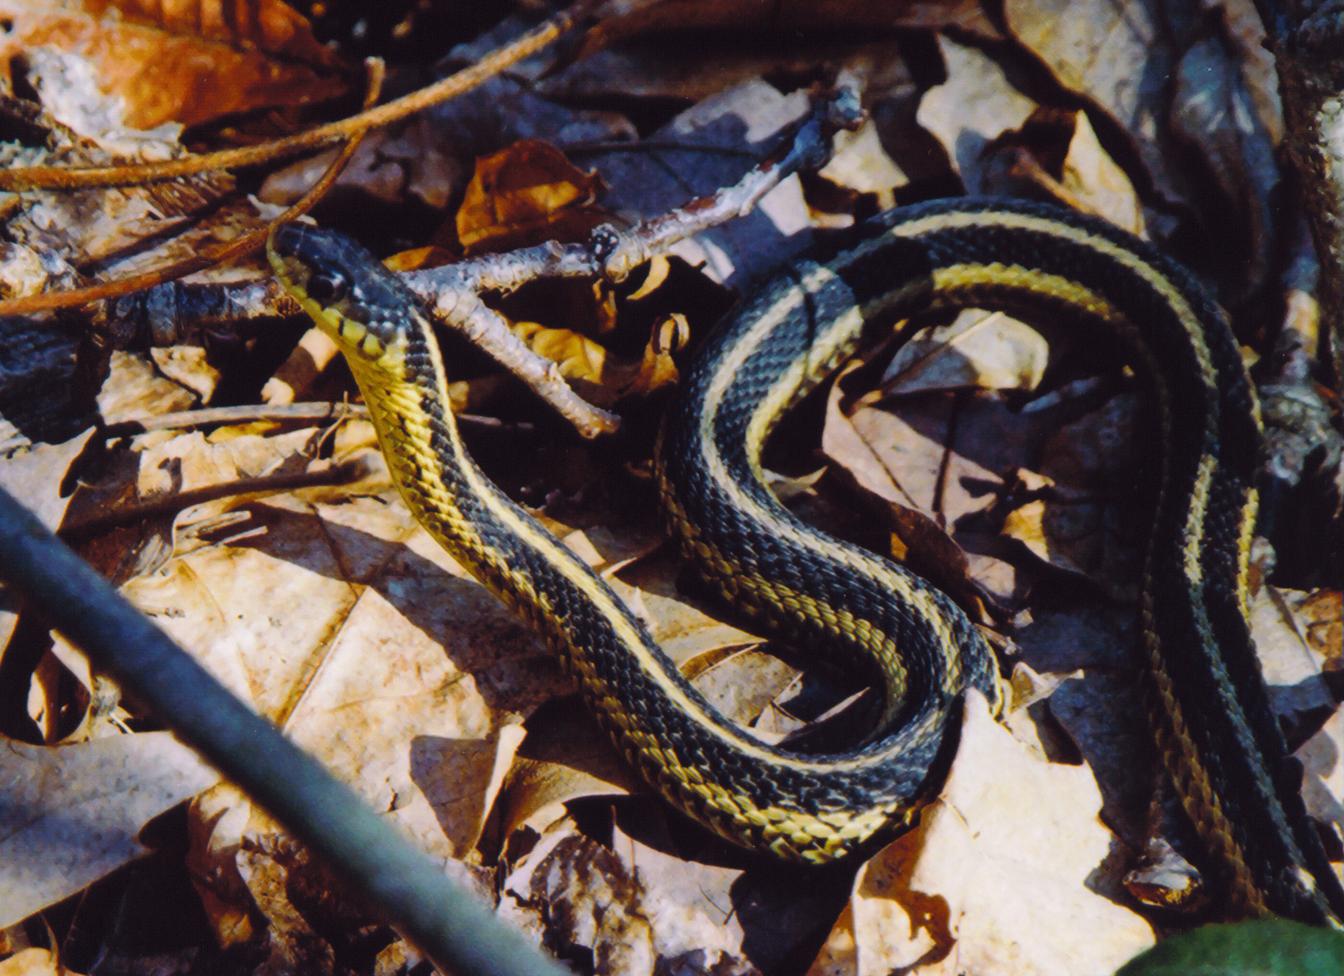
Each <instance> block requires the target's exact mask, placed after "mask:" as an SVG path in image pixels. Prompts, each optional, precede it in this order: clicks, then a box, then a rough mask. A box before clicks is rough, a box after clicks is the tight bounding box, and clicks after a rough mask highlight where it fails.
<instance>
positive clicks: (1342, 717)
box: [1295, 710, 1344, 871]
mask: <svg viewBox="0 0 1344 976" xmlns="http://www.w3.org/2000/svg"><path fill="white" fill-rule="evenodd" d="M1295 755H1296V756H1297V758H1298V759H1299V760H1300V761H1301V763H1302V769H1303V776H1302V800H1303V802H1304V803H1306V805H1307V812H1308V813H1309V814H1311V815H1312V816H1313V817H1315V818H1316V821H1317V823H1319V824H1321V825H1322V827H1323V828H1324V829H1325V830H1326V831H1327V832H1329V833H1330V834H1332V835H1333V837H1334V840H1335V843H1336V844H1338V843H1341V842H1344V710H1337V711H1336V712H1335V714H1333V715H1331V716H1330V718H1329V720H1328V721H1327V722H1326V723H1325V724H1324V725H1323V726H1321V728H1320V730H1319V731H1318V732H1317V733H1316V734H1315V735H1314V736H1312V737H1311V738H1310V739H1308V740H1307V741H1306V742H1304V743H1302V746H1301V748H1299V749H1298V750H1297V752H1296V753H1295ZM1332 846H1333V845H1332ZM1337 849H1338V848H1337V847H1336V850H1337ZM1335 870H1336V871H1344V868H1341V866H1340V865H1339V864H1338V863H1336V864H1335Z"/></svg>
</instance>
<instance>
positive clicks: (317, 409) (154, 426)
mask: <svg viewBox="0 0 1344 976" xmlns="http://www.w3.org/2000/svg"><path fill="white" fill-rule="evenodd" d="M368 415H369V411H368V408H367V407H365V406H364V405H363V404H362V403H335V402H313V403H269V404H268V403H260V404H248V403H245V404H240V405H239V406H235V407H206V408H204V409H201V410H179V411H177V412H175V413H160V414H154V415H152V416H148V417H136V418H133V419H131V420H118V421H117V422H116V423H111V424H108V425H107V426H106V427H104V428H102V430H100V431H99V432H98V435H99V436H100V437H101V438H102V439H103V440H114V439H116V438H118V437H134V436H135V435H137V434H146V433H148V432H149V431H152V430H181V429H182V428H184V427H213V426H216V425H226V424H253V423H268V422H269V423H277V424H302V425H311V424H321V423H325V422H327V421H335V422H339V421H342V420H347V419H351V420H362V419H365V418H367V417H368ZM454 418H455V419H456V420H457V422H458V423H459V424H462V425H464V426H471V427H478V428H483V429H488V430H496V431H508V432H512V433H517V434H530V433H532V432H533V431H535V430H536V427H535V425H533V424H530V423H528V422H527V421H525V420H521V421H506V420H500V419H499V418H498V417H483V416H481V415H479V414H474V413H459V414H454Z"/></svg>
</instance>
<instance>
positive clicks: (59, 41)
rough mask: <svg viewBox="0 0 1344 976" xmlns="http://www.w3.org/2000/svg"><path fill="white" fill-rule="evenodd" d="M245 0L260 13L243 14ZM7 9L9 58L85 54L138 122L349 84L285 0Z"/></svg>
mask: <svg viewBox="0 0 1344 976" xmlns="http://www.w3.org/2000/svg"><path fill="white" fill-rule="evenodd" d="M118 6H120V7H121V8H122V9H121V10H117V9H116V8H117V7H118ZM235 8H236V9H237V10H244V11H245V12H246V13H248V14H250V15H251V16H250V17H245V18H242V19H238V18H235V17H233V16H231V14H232V13H233V12H235ZM0 16H4V17H5V18H6V22H7V23H10V24H12V25H13V26H12V27H11V29H9V30H8V31H6V33H5V37H4V43H3V44H0V61H3V62H4V63H6V64H7V63H8V61H9V60H10V59H11V58H13V57H14V56H15V55H16V54H19V53H23V52H27V51H32V50H33V49H35V48H39V47H51V48H55V49H58V50H60V51H64V52H69V53H72V54H77V55H79V56H80V57H82V58H85V59H87V60H88V61H89V62H91V63H92V64H93V65H94V66H95V72H96V75H97V78H98V82H99V85H100V86H101V87H102V89H103V91H105V92H108V93H110V94H115V95H117V96H119V97H120V98H122V99H123V100H124V103H125V111H126V117H125V122H126V124H127V125H130V126H133V127H135V128H141V129H147V128H151V127H153V126H156V125H158V124H160V123H162V122H179V123H182V124H183V125H195V124H198V123H201V122H205V121H209V120H211V119H215V118H219V117H221V116H224V115H233V114H236V113H239V112H248V111H253V110H255V109H258V108H265V107H268V106H272V105H296V104H303V103H305V102H313V101H319V100H321V99H325V98H331V97H333V96H336V95H340V94H342V93H344V91H345V90H346V87H347V86H346V84H345V83H344V82H342V81H339V80H338V79H336V78H333V77H332V75H331V71H330V69H331V68H332V66H333V65H332V58H331V56H330V54H329V53H328V52H327V51H326V49H325V48H323V47H322V46H321V45H320V44H318V43H317V41H316V40H315V39H314V38H313V36H312V34H311V32H310V30H309V26H308V22H307V21H306V20H304V19H303V18H302V17H301V16H300V15H299V14H297V13H295V12H294V11H293V10H292V9H291V8H290V7H288V6H287V5H286V4H284V3H282V2H280V0H259V2H256V3H249V4H245V5H242V6H239V5H237V4H233V3H223V2H218V3H217V2H214V0H185V2H176V3H169V4H160V3H154V4H150V3H144V2H135V3H125V4H120V5H118V4H112V3H103V2H98V0H54V2H52V3H46V4H37V5H34V4H32V3H25V2H22V0H0ZM280 55H283V58H284V59H283V60H282V59H281V58H280V57H278V56H280ZM303 61H306V62H307V64H304V63H301V62H303Z"/></svg>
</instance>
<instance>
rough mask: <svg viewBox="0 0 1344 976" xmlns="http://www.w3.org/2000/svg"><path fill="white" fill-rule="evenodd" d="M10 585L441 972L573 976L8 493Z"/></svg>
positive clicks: (1, 498)
mask: <svg viewBox="0 0 1344 976" xmlns="http://www.w3.org/2000/svg"><path fill="white" fill-rule="evenodd" d="M0 567H3V575H4V578H5V580H6V582H8V583H9V584H10V585H11V586H12V587H13V588H14V589H15V590H16V591H17V592H18V593H19V594H20V595H22V596H23V597H24V598H25V599H26V600H27V601H28V604H29V606H31V607H33V608H34V609H35V610H37V611H38V612H39V613H40V614H42V616H43V617H45V618H46V619H47V620H48V621H59V622H60V623H59V626H58V627H57V629H58V630H60V631H61V632H62V633H63V634H65V636H66V637H68V638H69V639H70V640H71V641H72V642H73V643H74V644H76V645H77V646H79V647H81V648H83V649H84V651H86V652H87V653H88V655H89V657H90V659H92V660H93V661H94V662H96V663H97V665H98V667H99V668H100V669H103V670H106V671H107V672H109V673H110V674H112V675H113V676H114V677H115V678H116V679H117V680H118V681H119V682H121V684H122V686H123V687H124V688H126V689H127V690H128V691H130V692H131V693H132V694H134V695H135V696H136V698H138V699H139V700H140V701H143V702H144V703H145V704H147V705H148V706H149V707H150V708H151V709H152V710H153V712H154V713H155V714H156V715H158V716H159V717H160V718H161V719H163V720H164V721H165V722H166V723H167V725H168V726H169V728H171V729H172V730H173V732H174V733H175V734H176V735H177V736H178V737H179V738H180V739H181V740H182V741H183V742H185V743H187V744H188V745H189V746H191V747H192V748H194V749H196V750H197V751H198V752H200V753H201V755H202V756H204V757H205V759H206V760H208V761H209V762H210V763H211V765H213V766H215V767H216V768H217V769H218V770H219V771H220V772H222V773H223V774H224V775H225V776H227V777H228V778H229V779H231V780H232V781H233V782H234V783H236V784H237V785H238V786H239V787H241V788H242V789H243V790H244V791H245V792H246V793H247V794H248V796H250V797H251V798H252V799H254V800H256V801H257V803H258V804H260V805H261V806H262V807H263V808H264V809H266V810H267V811H269V812H270V814H271V815H272V816H274V817H275V819H276V820H277V821H279V822H280V823H281V824H283V825H284V826H285V828H286V829H287V830H289V831H290V832H291V833H293V834H294V836H296V837H298V838H300V839H301V840H302V841H303V842H304V843H306V844H307V845H308V846H309V847H310V848H312V849H313V850H314V851H315V852H317V853H318V855H320V856H321V857H322V858H323V859H324V860H326V862H327V863H328V864H330V865H331V866H332V867H333V868H334V869H335V870H336V871H337V872H339V873H340V874H341V875H343V876H344V877H345V879H346V881H348V882H349V883H350V884H351V885H352V887H354V888H355V889H356V890H358V891H359V892H360V893H361V894H362V895H364V896H365V897H366V898H367V899H368V900H369V901H370V902H371V903H372V904H375V905H377V906H378V907H379V908H380V909H381V910H382V911H383V912H384V913H386V916H387V918H388V919H389V921H391V922H392V924H394V925H396V926H397V927H398V928H399V929H400V930H401V931H402V932H403V933H404V934H405V935H406V937H407V938H409V939H410V940H411V941H412V942H414V943H415V944H416V945H417V946H419V947H420V948H421V949H422V950H423V951H424V952H425V953H426V954H427V955H428V956H429V957H430V958H431V959H432V960H434V962H435V963H436V964H437V965H440V966H442V967H445V968H446V969H448V970H451V971H453V972H456V973H460V974H464V976H465V974H477V973H489V974H501V976H503V974H509V976H514V974H516V976H567V973H568V970H566V969H564V968H563V967H562V966H560V965H559V964H557V963H556V962H555V961H554V960H552V959H549V958H547V957H546V956H544V955H543V954H542V953H541V952H540V951H539V950H538V949H537V948H536V947H534V946H533V945H531V944H530V943H529V942H528V941H527V940H526V939H524V938H523V936H522V935H521V934H520V933H519V932H517V931H515V930H513V929H511V928H509V927H508V926H507V925H505V924H504V923H503V922H501V921H500V920H499V919H498V918H496V917H495V916H494V914H493V913H492V912H491V911H490V910H489V909H488V908H486V906H485V905H482V904H481V903H480V902H479V901H477V900H476V898H475V897H473V896H472V895H471V894H469V893H468V892H466V891H464V890H463V889H462V888H461V887H459V886H458V885H457V884H455V883H453V882H452V881H450V880H449V879H448V877H447V876H446V875H445V874H444V873H443V867H442V864H441V863H440V862H439V861H437V860H435V859H433V858H430V857H428V856H426V855H425V854H423V853H421V852H420V851H419V850H417V849H416V848H415V847H414V846H413V845H412V844H411V843H410V842H409V841H407V840H406V839H405V838H404V837H402V836H401V835H400V834H399V833H397V832H396V831H395V830H394V829H393V828H392V827H391V826H390V825H389V824H388V822H387V821H386V820H385V819H383V818H382V817H380V816H379V815H378V814H376V813H375V812H374V811H373V809H372V808H371V807H369V806H368V805H366V804H365V803H364V802H363V801H362V800H361V799H360V798H359V797H358V796H357V795H356V794H355V792H354V791H353V790H351V789H350V788H349V787H348V786H346V785H345V784H344V783H341V782H340V781H339V780H337V779H336V778H335V777H333V776H332V775H331V774H330V773H328V772H327V771H326V769H325V768H323V766H322V765H321V764H320V763H319V762H318V761H317V760H315V759H313V758H312V757H311V756H309V755H308V754H307V753H305V752H304V751H303V750H301V749H299V748H298V747H297V746H295V745H294V744H293V743H292V742H290V741H289V740H288V739H287V738H285V736H284V735H282V734H281V733H280V731H279V730H278V729H277V728H276V727H275V726H274V725H272V724H271V723H270V722H268V721H266V720H265V719H263V718H261V717H260V716H259V715H257V714H256V713H255V712H253V711H252V710H251V709H250V708H249V707H248V706H247V705H245V704H244V703H243V702H241V701H239V700H238V699H237V698H235V697H234V696H233V694H232V693H231V692H229V691H228V690H227V689H226V688H225V687H224V686H223V685H221V684H220V683H219V682H218V681H217V680H215V678H213V677H212V676H211V675H210V674H209V672H207V671H206V670H205V669H204V668H202V667H201V666H200V664H198V663H197V662H196V661H195V659H193V658H192V657H191V655H189V654H188V653H187V652H186V651H184V650H182V648H180V647H179V646H178V645H177V644H176V643H174V642H173V641H172V639H171V638H169V637H168V636H167V635H166V634H164V633H163V631H161V630H159V629H158V628H157V627H156V626H154V624H152V623H151V622H150V621H149V620H148V619H146V618H145V617H144V616H143V615H142V614H141V613H140V611H138V610H136V609H135V607H133V606H131V604H130V603H128V602H127V601H126V600H125V598H123V597H122V596H121V594H119V593H117V591H116V590H114V589H113V588H112V586H111V585H110V584H109V583H108V582H107V581H106V580H105V579H103V578H102V577H101V576H99V575H98V573H97V572H95V571H94V569H93V567H91V566H89V564H88V563H86V562H84V560H82V559H80V558H79V557H78V556H77V555H75V554H74V553H73V552H72V551H71V550H70V549H69V548H68V547H67V546H66V545H65V544H64V543H62V542H61V541H60V540H59V539H57V538H56V537H55V536H53V535H52V534H51V533H50V532H48V531H47V530H46V529H45V528H44V527H43V526H42V525H41V523H39V522H38V521H37V519H36V518H34V517H33V516H32V514H31V513H30V512H28V510H27V509H25V508H24V507H23V506H22V505H20V504H19V503H18V502H16V501H15V500H14V499H13V498H12V497H11V496H10V495H9V493H8V492H5V491H4V490H2V489H0Z"/></svg>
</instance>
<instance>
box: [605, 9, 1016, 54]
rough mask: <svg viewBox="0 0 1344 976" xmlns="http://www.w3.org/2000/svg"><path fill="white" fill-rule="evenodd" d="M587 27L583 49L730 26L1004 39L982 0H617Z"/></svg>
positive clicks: (765, 30)
mask: <svg viewBox="0 0 1344 976" xmlns="http://www.w3.org/2000/svg"><path fill="white" fill-rule="evenodd" d="M603 13H604V15H605V16H604V17H603V18H602V20H601V21H600V22H599V23H598V24H597V25H596V26H595V27H594V28H593V29H592V30H591V31H589V33H588V36H587V37H586V38H585V40H584V45H583V48H582V53H585V54H586V53H591V52H592V51H595V50H598V49H599V48H602V47H608V46H610V45H612V44H614V43H616V42H617V41H620V40H622V39H624V38H629V37H633V36H639V35H643V34H656V35H663V34H666V33H668V32H671V31H678V30H691V31H713V30H716V29H717V30H729V31H737V32H742V31H746V32H750V33H752V34H753V35H759V34H762V33H764V34H766V35H767V36H769V35H770V34H771V33H774V32H785V36H790V35H793V34H794V33H795V32H800V31H809V32H816V31H818V30H825V31H834V30H854V31H867V32H869V33H871V32H873V31H890V30H897V29H919V28H922V29H926V30H941V29H943V28H947V27H951V28H954V29H958V30H962V31H965V32H967V33H971V34H975V35H978V36H979V37H981V38H984V39H986V40H997V39H1000V37H1001V35H1000V33H999V30H998V28H997V27H996V26H995V24H994V20H993V18H992V17H991V16H989V14H988V13H987V12H986V11H985V9H984V5H983V4H982V3H980V2H979V0H914V2H907V3H902V4H900V5H899V6H897V7H888V6H885V5H878V6H874V5H873V4H871V3H868V2H866V0H802V2H799V0H789V2H785V3H778V2H773V0H676V2H671V3H669V2H667V0H614V2H610V3H607V4H605V5H604V6H603Z"/></svg>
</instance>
